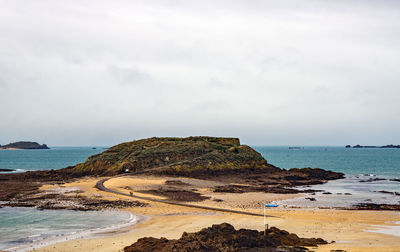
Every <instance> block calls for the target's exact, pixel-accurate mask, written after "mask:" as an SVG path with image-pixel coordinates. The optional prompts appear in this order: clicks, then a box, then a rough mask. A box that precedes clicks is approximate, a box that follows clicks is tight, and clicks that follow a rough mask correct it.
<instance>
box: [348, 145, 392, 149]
mask: <svg viewBox="0 0 400 252" xmlns="http://www.w3.org/2000/svg"><path fill="white" fill-rule="evenodd" d="M346 148H395V149H400V145H393V144H389V145H383V146H376V145H359V144H357V145H354V146H353V147H352V146H351V145H346Z"/></svg>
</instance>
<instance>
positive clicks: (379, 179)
mask: <svg viewBox="0 0 400 252" xmlns="http://www.w3.org/2000/svg"><path fill="white" fill-rule="evenodd" d="M381 180H386V179H384V178H370V179H365V180H360V182H361V183H367V182H374V181H381Z"/></svg>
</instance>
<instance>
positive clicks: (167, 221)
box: [34, 177, 400, 251]
mask: <svg viewBox="0 0 400 252" xmlns="http://www.w3.org/2000/svg"><path fill="white" fill-rule="evenodd" d="M168 179H169V178H160V177H121V178H113V179H111V180H109V181H107V182H106V184H105V185H106V186H107V187H108V188H112V189H118V190H120V191H124V190H125V192H127V191H134V193H135V194H136V195H143V196H150V197H155V196H154V195H149V194H144V193H136V192H135V191H136V190H137V191H140V190H144V189H148V188H152V187H154V186H155V185H162V184H164V183H165V181H166V180H168ZM174 179H175V178H174ZM179 180H181V181H182V182H185V183H190V184H191V185H192V186H195V187H197V188H198V191H201V192H202V194H204V195H207V196H209V197H211V198H210V199H208V200H205V201H203V202H198V203H196V204H199V205H207V206H213V207H221V208H231V209H237V210H243V209H246V211H249V212H254V213H262V211H263V210H262V207H260V206H262V204H263V202H266V201H271V200H280V199H287V198H290V197H298V196H299V195H297V194H265V193H244V194H231V193H212V192H210V191H209V190H208V189H207V186H209V184H205V183H218V182H204V181H201V180H195V179H186V178H179ZM97 181H98V179H95V178H89V179H81V180H78V181H76V182H73V183H68V184H64V185H62V187H64V188H69V187H71V188H79V190H81V191H82V194H83V195H85V196H87V197H97V198H99V197H101V198H104V199H109V200H118V199H124V200H128V198H129V197H126V196H118V195H115V194H112V193H107V192H102V191H99V190H98V189H96V188H94V185H95V184H96V182H97ZM55 187H57V186H54V185H46V186H43V187H42V188H41V189H42V190H49V189H54V188H55ZM158 198H163V197H158ZM213 199H220V200H222V201H218V202H217V201H215V200H213ZM146 203H149V206H147V207H135V208H128V209H124V210H126V211H130V212H132V213H134V214H139V215H142V216H146V217H148V218H147V219H146V220H144V221H142V222H140V223H139V224H137V225H136V226H134V227H132V228H131V229H130V230H123V231H120V232H113V233H111V234H108V236H105V237H100V238H89V239H74V240H69V241H65V242H60V243H56V244H52V245H49V246H46V247H42V248H38V249H35V250H34V251H122V249H123V248H124V247H125V246H128V245H130V244H132V243H134V242H135V241H137V239H139V238H141V237H146V236H152V237H166V238H170V239H173V238H179V237H180V236H181V235H182V233H183V232H195V231H199V230H200V229H202V228H205V227H208V226H211V225H212V224H219V223H222V222H228V223H230V224H232V225H233V226H235V228H249V229H257V230H262V229H263V218H262V217H257V216H248V215H241V214H232V213H221V212H219V213H216V212H213V211H207V210H202V209H194V208H190V207H182V206H172V205H168V204H163V203H158V202H150V201H147V202H146ZM268 213H269V214H270V215H274V216H276V218H268V223H269V224H270V225H271V226H276V227H278V228H281V229H285V230H287V231H289V232H293V233H296V234H297V235H299V236H301V237H321V238H323V239H325V240H327V241H329V242H332V241H334V243H330V244H328V245H323V246H320V247H318V248H313V250H315V251H331V250H334V249H342V250H346V251H400V239H399V237H398V236H394V235H388V234H380V233H376V232H372V231H373V230H376V229H378V228H381V227H382V226H383V227H384V226H388V227H391V226H395V224H394V223H396V222H398V221H400V214H399V213H398V212H389V211H346V210H332V209H293V208H290V209H289V208H288V209H285V208H277V209H271V210H268Z"/></svg>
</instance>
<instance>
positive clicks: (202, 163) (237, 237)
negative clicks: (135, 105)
mask: <svg viewBox="0 0 400 252" xmlns="http://www.w3.org/2000/svg"><path fill="white" fill-rule="evenodd" d="M343 177H344V174H342V173H337V172H332V171H326V170H323V169H319V168H292V169H281V168H279V167H276V166H274V165H272V164H270V163H269V162H268V161H267V160H266V159H264V157H262V156H261V154H260V153H258V152H257V151H255V150H254V149H253V148H251V147H249V146H247V145H242V144H241V143H240V141H239V139H237V138H220V137H187V138H170V137H162V138H159V137H153V138H148V139H142V140H137V141H131V142H126V143H121V144H119V145H116V146H113V147H111V148H109V149H107V150H105V151H104V152H102V153H99V154H96V155H93V156H91V157H89V158H88V159H87V160H86V161H85V162H83V163H80V164H77V165H75V166H70V167H67V168H64V169H60V170H49V171H31V172H25V173H20V174H16V173H14V174H0V201H2V202H3V206H13V207H23V206H25V207H36V208H38V209H71V210H84V211H88V210H100V209H110V208H112V209H116V208H121V209H125V210H126V209H128V211H131V212H132V213H134V214H143V215H145V216H149V217H150V218H151V220H150V221H146V222H145V223H144V224H140V225H139V226H138V227H135V229H134V230H137V233H135V231H133V233H131V234H129V235H122V236H120V238H113V239H117V240H118V239H120V240H118V241H119V242H114V241H113V242H112V243H110V242H107V243H101V241H99V240H96V241H94V243H93V246H95V247H99V246H103V248H104V251H116V250H121V249H123V248H124V247H125V251H157V250H158V249H159V248H161V247H163V246H167V247H176V246H178V247H179V248H182V249H184V248H189V247H193V246H195V247H197V246H200V247H199V248H203V250H200V251H209V250H207V249H213V250H212V251H221V250H225V251H245V250H246V249H250V248H251V249H253V250H252V251H304V250H306V248H304V247H307V246H316V245H320V244H325V243H326V241H325V240H327V239H332V238H330V236H326V235H325V236H323V237H322V238H323V239H325V240H322V239H317V238H311V237H314V236H305V237H308V238H306V239H303V238H299V237H298V236H297V235H295V234H291V233H288V232H286V231H283V230H281V229H277V228H270V229H269V231H268V236H267V237H265V236H264V235H263V232H260V227H261V226H262V216H263V215H262V207H263V204H264V202H268V201H271V200H279V199H287V198H291V197H296V196H295V195H297V194H298V193H313V191H312V190H309V189H307V187H303V188H301V189H299V188H296V186H299V185H302V186H307V185H314V184H321V183H325V182H327V181H329V180H334V179H340V178H343ZM280 211H282V210H280ZM273 214H274V215H275V216H276V215H278V216H281V217H283V215H284V212H279V211H275V212H274V213H273ZM293 214H294V213H293ZM325 214H326V213H322V215H325ZM183 216H184V217H183ZM271 217H273V216H271ZM281 217H279V218H281ZM284 218H290V217H289V216H285V217H284ZM332 218H333V216H332ZM351 218H353V216H351ZM329 220H330V219H329ZM222 222H227V223H230V224H221V225H217V226H212V225H213V224H216V223H222ZM158 223H160V225H158ZM260 223H261V224H260ZM298 223H302V224H301V225H300V226H303V222H298ZM276 224H279V222H275V224H274V225H276ZM231 225H233V226H234V227H235V228H238V229H237V230H236V229H235V228H234V227H233V226H231ZM271 225H272V224H271ZM210 226H211V228H207V227H210ZM305 226H307V224H304V227H305ZM141 227H144V229H141ZM284 227H285V229H286V230H291V229H292V228H291V227H290V226H284ZM288 227H289V228H288ZM202 228H206V229H203V230H201V231H200V232H197V233H196V232H195V233H184V234H183V235H182V237H181V238H180V239H178V238H179V237H180V235H181V234H182V233H183V232H184V231H185V232H186V231H187V232H193V231H199V230H200V229H202ZM239 228H251V229H239ZM255 229H257V230H255ZM298 230H299V229H294V230H291V232H296V233H298ZM164 235H167V238H161V239H158V238H144V239H139V238H143V237H144V236H147V237H165V236H164ZM300 235H302V236H304V232H303V233H300ZM214 238H215V240H213V239H214ZM136 241H137V243H135V242H136ZM99 242H100V243H101V244H99ZM94 244H95V245H94ZM122 244H124V246H122ZM62 246H64V245H62ZM65 246H66V247H65V248H64V249H61V248H60V250H65V251H72V250H77V248H78V247H80V246H83V247H81V250H83V251H85V249H86V247H85V246H92V245H89V244H88V243H85V244H82V243H77V242H74V241H70V242H66V243H65ZM299 246H304V247H299ZM38 251H40V250H38ZM43 251H45V250H43Z"/></svg>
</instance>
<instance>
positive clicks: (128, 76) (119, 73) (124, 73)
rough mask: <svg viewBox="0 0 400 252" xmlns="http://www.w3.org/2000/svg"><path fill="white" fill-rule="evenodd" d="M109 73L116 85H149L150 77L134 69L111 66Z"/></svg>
mask: <svg viewBox="0 0 400 252" xmlns="http://www.w3.org/2000/svg"><path fill="white" fill-rule="evenodd" d="M110 73H111V75H112V76H113V78H115V79H116V80H117V81H118V83H120V84H123V85H144V84H151V83H152V79H151V75H150V74H148V73H145V72H142V71H140V70H138V69H136V68H134V67H129V68H127V67H118V66H111V67H110Z"/></svg>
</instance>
